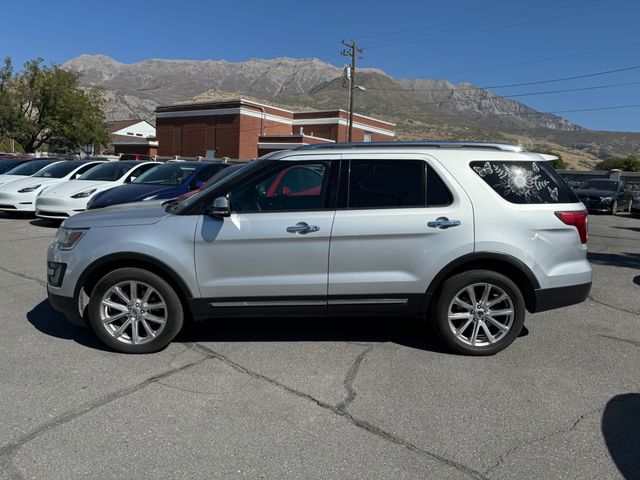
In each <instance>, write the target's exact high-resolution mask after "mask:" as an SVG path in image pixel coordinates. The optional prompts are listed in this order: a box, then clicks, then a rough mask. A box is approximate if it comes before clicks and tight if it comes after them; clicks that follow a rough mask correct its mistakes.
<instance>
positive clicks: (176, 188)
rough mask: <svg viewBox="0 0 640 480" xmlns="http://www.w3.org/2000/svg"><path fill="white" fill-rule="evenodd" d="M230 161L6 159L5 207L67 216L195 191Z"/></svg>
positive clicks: (1, 178) (0, 192) (0, 184)
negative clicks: (163, 161) (159, 161)
mask: <svg viewBox="0 0 640 480" xmlns="http://www.w3.org/2000/svg"><path fill="white" fill-rule="evenodd" d="M229 166H230V164H228V163H222V162H215V161H202V162H195V161H193V162H189V161H184V162H170V163H158V162H152V161H143V160H121V161H108V160H105V159H98V160H60V159H56V158H38V159H34V158H19V157H18V158H16V157H10V158H4V159H0V211H4V212H6V213H8V214H18V213H21V214H35V215H36V216H38V217H41V218H48V219H55V220H64V219H65V218H68V217H70V216H72V215H75V214H76V213H79V212H83V211H85V210H89V209H94V208H101V207H106V206H111V205H117V204H121V203H129V202H138V201H149V200H167V199H173V198H177V197H180V196H181V195H185V194H187V195H188V194H189V193H190V192H195V191H197V190H198V189H199V188H201V187H202V186H203V185H205V184H206V182H207V181H209V180H210V179H211V178H212V177H213V176H215V175H216V174H219V173H222V171H223V170H224V169H226V168H227V167H229Z"/></svg>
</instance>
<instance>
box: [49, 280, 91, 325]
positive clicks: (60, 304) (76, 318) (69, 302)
mask: <svg viewBox="0 0 640 480" xmlns="http://www.w3.org/2000/svg"><path fill="white" fill-rule="evenodd" d="M47 296H48V297H49V303H50V304H51V306H52V307H53V309H54V310H56V311H58V312H60V313H62V314H64V316H65V317H66V318H67V320H68V321H69V323H72V324H73V325H78V326H82V327H86V326H87V324H86V322H85V321H84V319H83V318H82V317H81V316H80V312H79V311H78V303H77V302H76V301H75V299H73V298H72V297H63V296H61V295H54V294H53V293H51V292H50V291H49V289H48V288H47Z"/></svg>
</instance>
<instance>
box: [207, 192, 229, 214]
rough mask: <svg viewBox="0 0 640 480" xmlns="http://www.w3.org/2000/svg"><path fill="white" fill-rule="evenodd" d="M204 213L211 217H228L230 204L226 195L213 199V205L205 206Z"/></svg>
mask: <svg viewBox="0 0 640 480" xmlns="http://www.w3.org/2000/svg"><path fill="white" fill-rule="evenodd" d="M205 213H206V214H207V215H210V216H212V217H228V216H229V215H231V205H230V204H229V199H228V198H227V197H218V198H216V199H215V200H214V201H213V205H210V206H209V207H207V209H206V211H205Z"/></svg>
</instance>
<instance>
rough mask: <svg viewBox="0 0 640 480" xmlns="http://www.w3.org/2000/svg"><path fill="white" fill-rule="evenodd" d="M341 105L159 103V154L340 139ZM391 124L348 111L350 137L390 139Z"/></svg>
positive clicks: (246, 154)
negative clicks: (316, 107) (301, 109)
mask: <svg viewBox="0 0 640 480" xmlns="http://www.w3.org/2000/svg"><path fill="white" fill-rule="evenodd" d="M347 125H348V113H347V112H346V111H344V110H322V111H312V112H292V111H290V110H285V109H282V108H277V107H272V106H269V105H263V104H260V103H256V102H250V101H247V100H243V99H236V100H228V101H221V102H201V103H189V104H181V105H170V106H164V107H158V108H157V110H156V133H157V139H158V155H160V156H173V155H181V156H185V157H196V156H203V157H204V156H209V157H212V156H216V157H230V158H239V159H251V158H256V157H259V156H261V155H264V154H266V153H269V152H272V151H275V150H284V149H289V148H294V147H296V146H300V145H308V144H312V143H332V142H344V141H346V139H347ZM395 127H396V126H395V124H393V123H390V122H385V121H383V120H378V119H375V118H371V117H366V116H364V115H358V114H354V116H353V141H354V142H377V141H391V140H393V139H394V137H395Z"/></svg>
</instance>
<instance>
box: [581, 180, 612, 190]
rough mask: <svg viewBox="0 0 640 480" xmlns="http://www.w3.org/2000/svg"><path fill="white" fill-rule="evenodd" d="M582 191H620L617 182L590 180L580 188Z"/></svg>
mask: <svg viewBox="0 0 640 480" xmlns="http://www.w3.org/2000/svg"><path fill="white" fill-rule="evenodd" d="M580 189H582V190H607V191H609V192H615V191H617V190H618V182H617V181H615V180H589V181H588V182H585V183H583V184H582V186H581V187H580Z"/></svg>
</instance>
